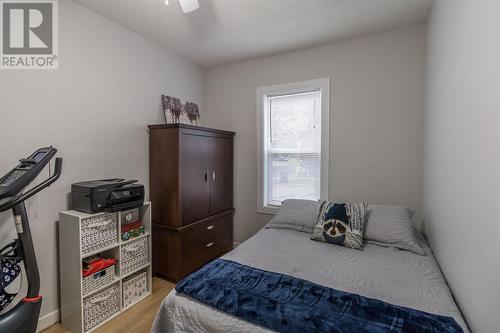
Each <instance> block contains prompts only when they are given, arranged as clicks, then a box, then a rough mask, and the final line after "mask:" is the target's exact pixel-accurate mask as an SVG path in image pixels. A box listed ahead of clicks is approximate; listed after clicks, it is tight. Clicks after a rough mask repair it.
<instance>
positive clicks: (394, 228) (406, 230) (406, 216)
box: [363, 205, 425, 255]
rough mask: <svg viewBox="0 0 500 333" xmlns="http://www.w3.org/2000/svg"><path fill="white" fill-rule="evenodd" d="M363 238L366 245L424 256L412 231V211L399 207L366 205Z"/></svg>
mask: <svg viewBox="0 0 500 333" xmlns="http://www.w3.org/2000/svg"><path fill="white" fill-rule="evenodd" d="M367 210H368V218H367V221H366V223H365V232H364V234H363V238H364V240H365V241H366V242H367V243H373V244H377V245H381V246H387V247H396V248H399V249H402V250H406V251H411V252H413V253H416V254H420V255H425V252H424V250H423V249H422V247H421V246H420V245H419V244H418V242H417V240H416V238H415V234H414V231H413V225H412V223H411V217H412V215H413V211H411V210H409V209H407V208H405V207H401V206H383V205H368V208H367Z"/></svg>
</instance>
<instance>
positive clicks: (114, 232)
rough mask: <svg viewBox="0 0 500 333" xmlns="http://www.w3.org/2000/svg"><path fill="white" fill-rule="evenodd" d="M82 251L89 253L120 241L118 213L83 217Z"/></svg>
mask: <svg viewBox="0 0 500 333" xmlns="http://www.w3.org/2000/svg"><path fill="white" fill-rule="evenodd" d="M81 228H82V230H81V235H82V252H83V254H87V253H90V252H94V251H99V250H100V249H102V248H105V247H107V246H110V245H113V244H116V243H117V242H118V215H117V214H116V213H112V214H103V215H99V216H96V217H89V218H85V219H82V224H81Z"/></svg>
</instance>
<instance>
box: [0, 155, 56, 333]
mask: <svg viewBox="0 0 500 333" xmlns="http://www.w3.org/2000/svg"><path fill="white" fill-rule="evenodd" d="M56 153H57V150H56V149H55V148H53V147H46V148H40V149H38V150H37V151H36V152H34V153H33V154H32V155H31V156H29V157H28V158H25V159H21V160H20V161H19V165H18V166H17V167H15V168H14V169H13V170H11V171H10V172H8V173H7V174H6V175H5V176H3V177H2V178H0V212H4V211H7V210H9V209H12V213H13V214H14V222H15V226H16V232H17V235H18V239H16V240H15V241H14V242H13V243H11V244H9V245H7V246H5V247H4V248H3V249H1V250H0V300H2V302H0V309H2V308H6V307H7V305H9V303H11V302H12V301H13V299H14V296H15V294H13V293H10V292H6V290H5V288H6V285H7V284H8V283H9V282H10V281H11V279H12V277H13V276H16V275H17V274H20V273H21V269H20V268H19V265H18V264H19V263H20V262H23V264H24V270H25V272H26V273H25V275H26V281H27V283H28V287H27V294H26V297H24V298H23V299H22V300H21V301H20V302H19V303H18V304H17V305H16V306H14V307H12V308H11V309H10V310H9V311H7V312H6V313H4V314H2V315H0V332H2V333H34V332H36V327H37V324H38V316H39V314H40V307H41V305H42V296H40V295H39V294H38V292H39V291H40V274H39V272H38V265H37V262H36V255H35V249H34V247H33V240H32V238H31V231H30V225H29V219H28V215H27V213H26V206H25V204H24V202H25V201H26V200H27V199H29V198H31V197H32V196H34V195H35V194H37V193H38V192H40V191H41V190H43V189H45V188H46V187H48V186H50V185H51V184H52V183H54V182H55V181H56V180H57V179H59V176H60V175H61V172H62V159H61V158H56V160H55V167H54V173H53V175H52V176H50V175H49V178H48V179H46V180H45V181H43V182H42V183H40V184H38V185H36V186H34V187H33V188H31V189H28V190H27V191H26V192H24V193H23V190H24V189H25V188H26V187H28V185H30V184H31V183H32V182H33V181H34V180H35V178H37V176H38V175H39V174H40V173H41V172H42V170H43V169H44V168H45V166H47V164H48V163H49V162H50V160H51V159H52V158H53V157H54V156H55V154H56Z"/></svg>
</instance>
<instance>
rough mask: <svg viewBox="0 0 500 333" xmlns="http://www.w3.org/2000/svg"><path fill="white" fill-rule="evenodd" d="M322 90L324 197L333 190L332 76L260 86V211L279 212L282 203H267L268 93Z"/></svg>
mask: <svg viewBox="0 0 500 333" xmlns="http://www.w3.org/2000/svg"><path fill="white" fill-rule="evenodd" d="M314 90H320V91H321V162H320V199H323V200H328V198H329V192H330V183H329V170H330V168H329V164H330V78H328V77H327V78H321V79H315V80H308V81H300V82H293V83H287V84H278V85H272V86H266V87H259V88H257V212H259V213H265V214H275V213H276V211H277V210H278V209H279V207H280V206H279V205H271V204H267V198H266V197H267V193H268V187H267V184H266V178H267V177H266V173H267V166H268V163H267V154H266V148H265V144H266V141H265V138H267V137H268V135H269V126H267V124H268V122H266V117H267V115H268V114H269V108H268V105H267V103H266V99H267V97H268V96H272V95H287V94H297V93H304V92H310V91H314Z"/></svg>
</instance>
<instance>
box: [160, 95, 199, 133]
mask: <svg viewBox="0 0 500 333" xmlns="http://www.w3.org/2000/svg"><path fill="white" fill-rule="evenodd" d="M161 98H162V101H163V112H164V114H165V122H166V123H167V124H177V123H182V124H190V125H196V126H198V125H199V124H200V109H199V108H198V104H196V103H192V102H187V101H183V100H181V99H180V98H176V97H172V96H165V95H162V96H161Z"/></svg>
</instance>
